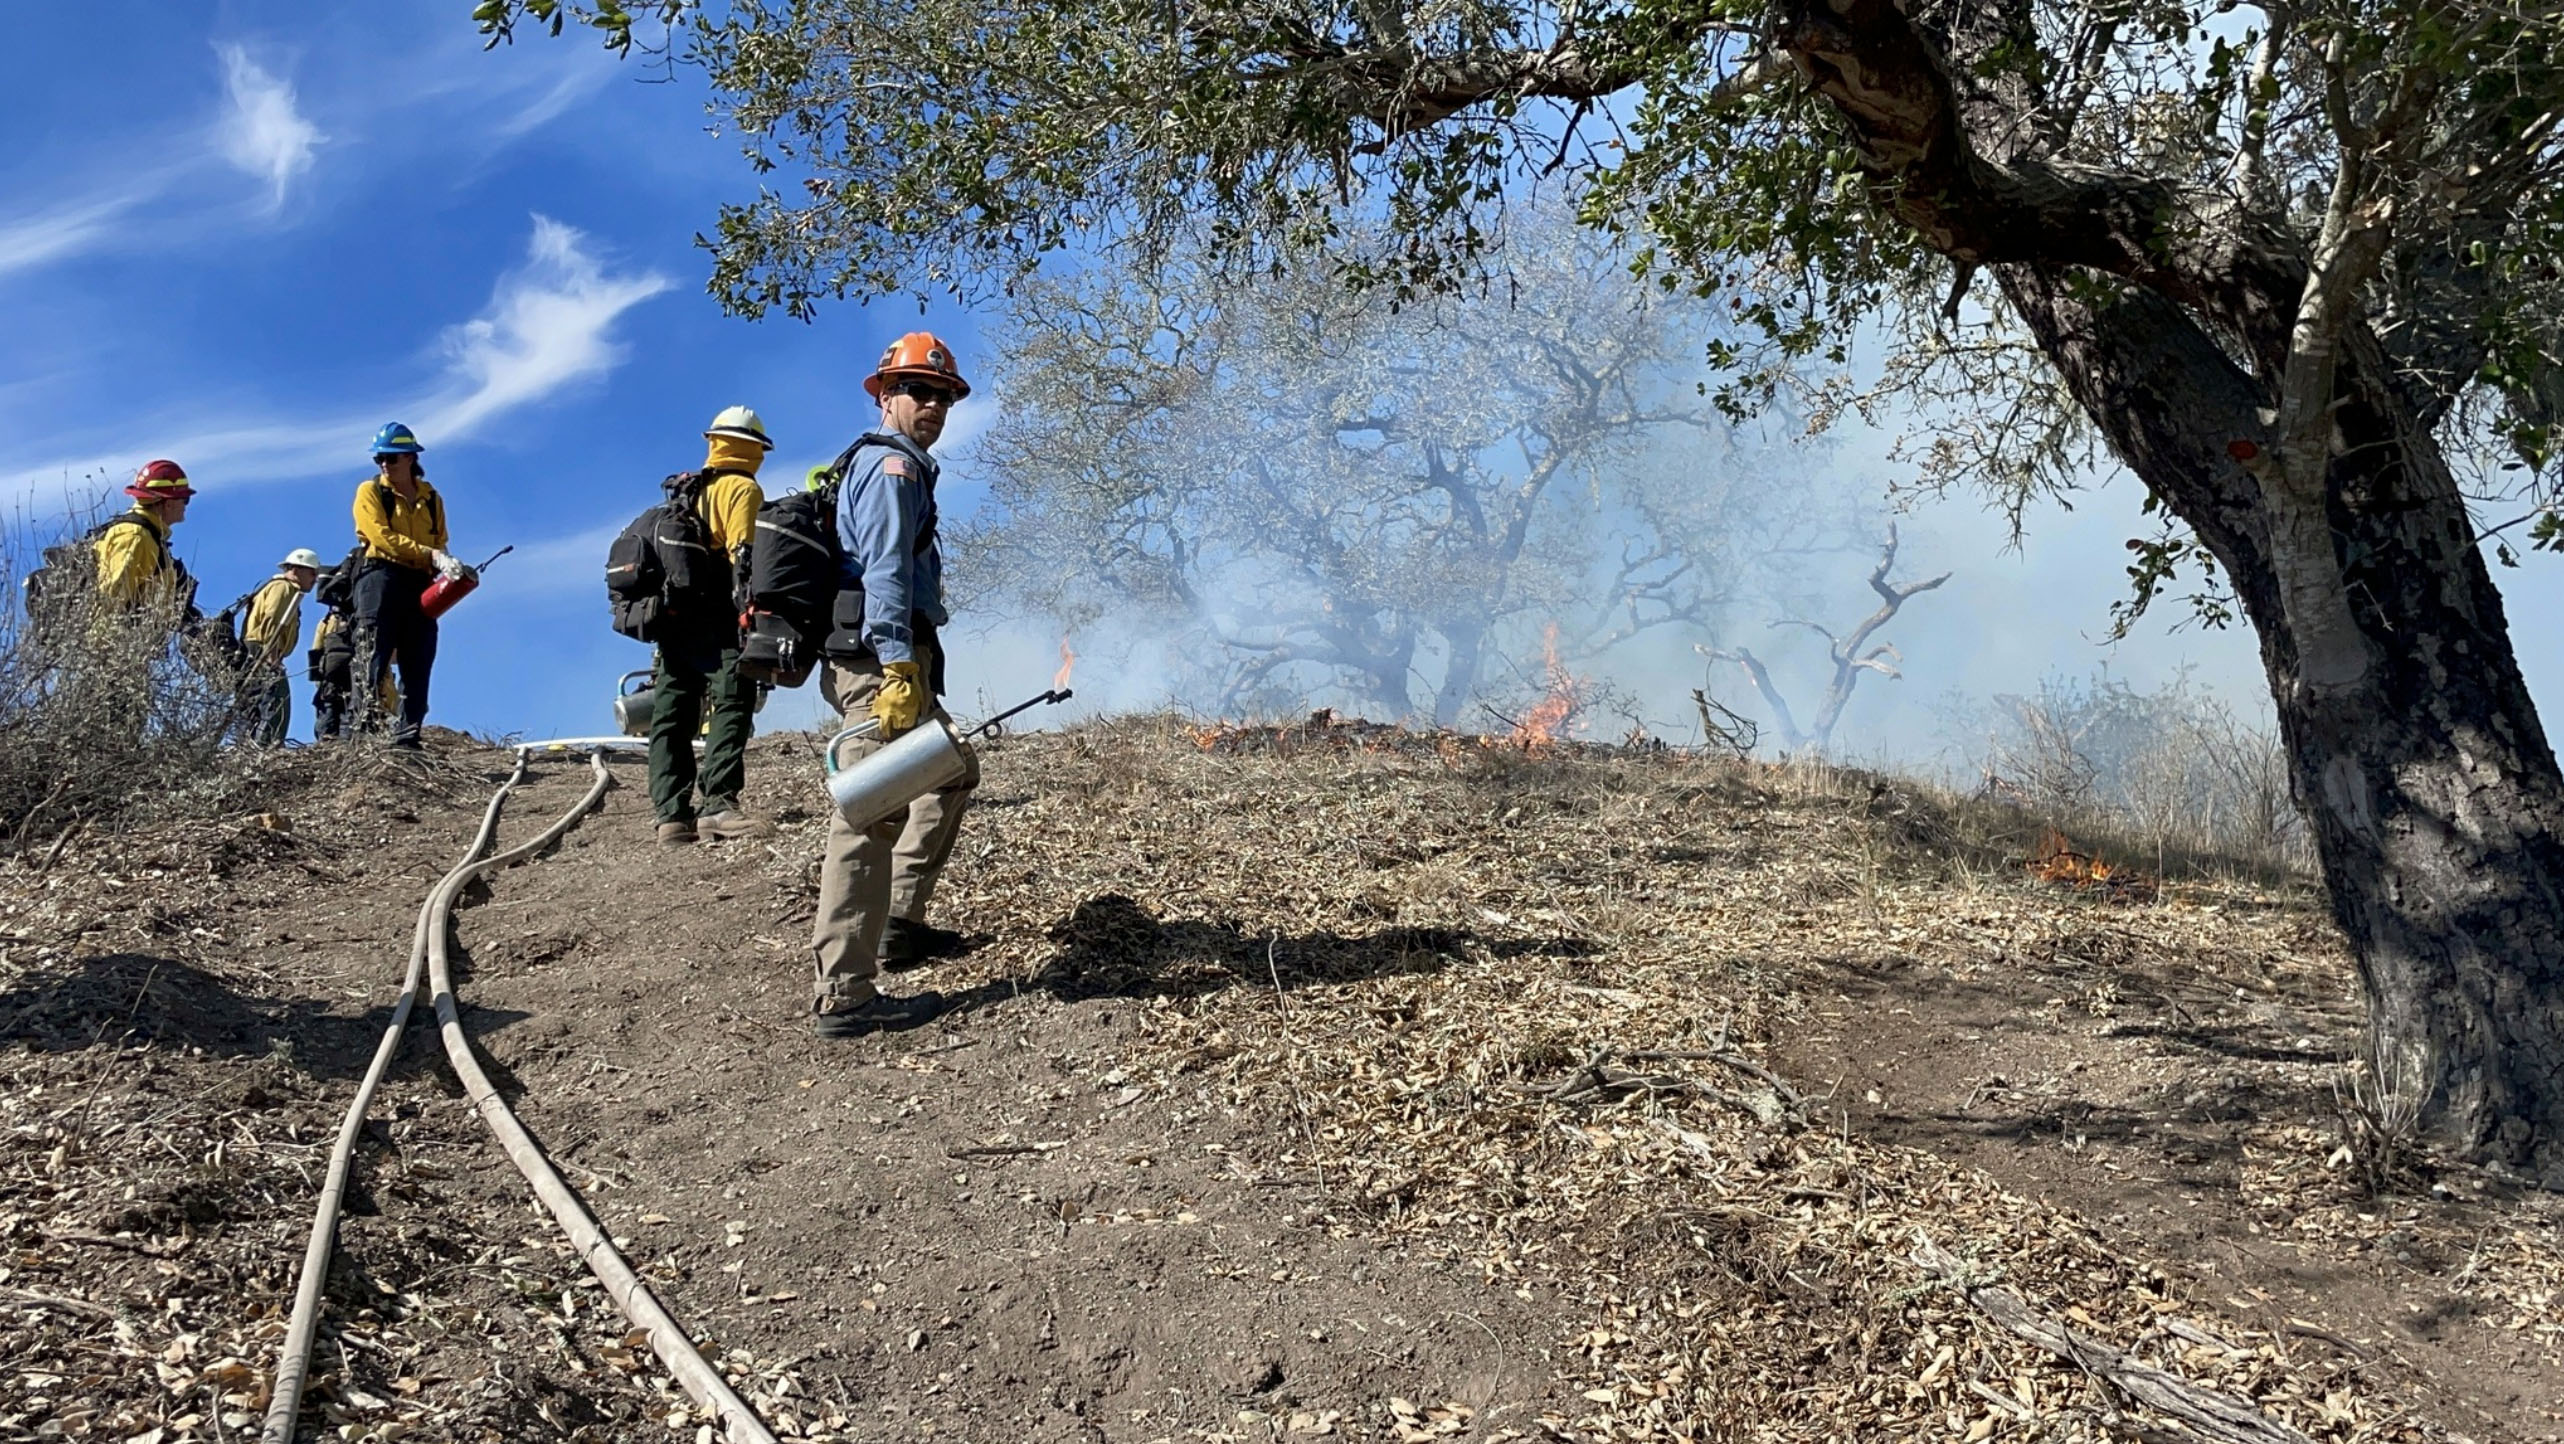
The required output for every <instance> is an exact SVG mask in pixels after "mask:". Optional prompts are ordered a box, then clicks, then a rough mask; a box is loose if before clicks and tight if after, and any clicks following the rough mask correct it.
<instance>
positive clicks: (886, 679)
mask: <svg viewBox="0 0 2564 1444" xmlns="http://www.w3.org/2000/svg"><path fill="white" fill-rule="evenodd" d="M925 715H926V689H925V688H924V687H922V686H919V685H918V682H917V664H916V663H914V662H885V663H883V664H882V668H881V690H880V691H878V692H875V693H873V694H872V717H873V720H874V721H875V722H878V723H880V724H881V731H880V733H879V734H878V735H879V736H880V737H881V740H882V741H884V742H887V741H889V740H890V739H891V738H893V737H896V736H898V735H899V734H900V733H902V732H905V731H907V730H908V729H909V728H911V727H914V726H916V725H917V719H919V718H921V717H923V716H925Z"/></svg>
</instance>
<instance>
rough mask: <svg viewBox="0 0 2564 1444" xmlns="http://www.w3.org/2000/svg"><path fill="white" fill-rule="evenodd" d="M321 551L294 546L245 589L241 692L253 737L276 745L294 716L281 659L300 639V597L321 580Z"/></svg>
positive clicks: (291, 651) (301, 616)
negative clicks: (244, 666) (252, 588)
mask: <svg viewBox="0 0 2564 1444" xmlns="http://www.w3.org/2000/svg"><path fill="white" fill-rule="evenodd" d="M320 566H321V559H320V554H319V553H317V552H315V551H313V550H312V549H311V548H310V547H296V548H294V549H293V550H292V551H290V552H287V553H285V559H284V560H283V561H281V562H278V563H277V564H276V575H274V576H272V577H269V578H268V579H267V580H266V581H264V582H261V583H259V586H258V590H256V591H254V592H251V593H250V594H249V615H248V616H247V617H245V618H243V619H242V621H241V627H240V639H241V643H242V645H243V646H244V647H245V648H246V650H247V654H248V655H247V657H246V658H245V660H246V662H247V664H248V672H247V675H246V676H244V677H243V678H242V679H241V692H242V695H243V696H244V698H246V699H247V701H248V702H249V704H250V708H249V712H250V715H251V716H253V717H254V718H256V719H257V737H258V740H259V741H261V742H263V743H265V744H267V745H268V746H270V747H281V746H283V745H284V742H285V730H286V728H287V727H289V726H291V725H292V722H293V716H294V687H293V684H292V683H291V682H290V681H288V680H287V679H286V677H285V662H286V659H287V658H289V657H291V656H293V655H294V650H295V649H296V648H297V647H300V646H301V645H302V643H303V597H304V596H305V594H307V593H309V592H310V591H311V589H312V587H313V585H314V584H315V583H317V582H318V581H319V580H320Z"/></svg>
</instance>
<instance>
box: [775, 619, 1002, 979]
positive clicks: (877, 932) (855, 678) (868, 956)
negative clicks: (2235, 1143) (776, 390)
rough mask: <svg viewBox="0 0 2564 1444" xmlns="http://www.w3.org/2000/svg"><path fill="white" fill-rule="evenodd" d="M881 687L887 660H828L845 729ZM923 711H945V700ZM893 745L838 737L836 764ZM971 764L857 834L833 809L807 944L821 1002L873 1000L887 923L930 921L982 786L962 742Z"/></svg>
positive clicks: (830, 686) (826, 684)
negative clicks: (940, 882)
mask: <svg viewBox="0 0 2564 1444" xmlns="http://www.w3.org/2000/svg"><path fill="white" fill-rule="evenodd" d="M917 660H918V663H919V667H918V670H919V672H920V673H921V674H922V675H925V676H932V675H933V673H934V667H933V663H932V659H931V658H929V657H927V656H925V655H923V652H922V649H921V654H920V655H919V657H918V659H917ZM880 690H881V664H880V663H878V662H875V661H873V660H871V659H870V658H866V659H864V660H862V661H857V662H840V661H836V660H834V659H831V660H830V661H829V663H828V672H827V675H826V676H824V677H822V678H820V681H819V693H820V695H821V696H822V697H825V698H826V699H827V701H828V705H829V706H831V707H834V708H836V709H837V711H838V713H839V715H840V716H841V717H843V719H844V722H843V725H845V726H849V727H851V726H853V725H854V724H856V723H858V722H861V721H863V720H864V719H865V718H867V717H870V716H871V715H872V699H873V694H874V693H876V692H878V691H880ZM926 716H928V717H943V716H944V709H943V705H942V704H941V703H937V704H935V705H934V706H933V707H931V708H930V709H928V711H927V713H926ZM886 745H888V744H886V743H881V742H875V741H872V740H870V739H868V738H850V739H848V740H847V741H844V742H841V743H839V744H837V765H838V766H839V767H848V766H852V765H853V764H855V763H857V762H860V761H862V760H863V759H864V758H866V757H868V756H871V755H872V754H873V753H875V752H878V751H880V750H881V749H882V748H883V747H884V746H886ZM962 755H963V756H964V757H965V758H966V759H968V761H969V763H970V770H969V771H968V772H966V773H964V774H963V775H962V779H961V780H960V781H959V782H956V783H954V784H953V785H952V786H950V787H948V788H945V789H944V790H942V791H940V792H930V793H928V794H926V795H925V796H923V797H921V798H918V799H917V800H916V801H915V802H912V803H910V804H908V811H907V812H906V813H904V814H899V815H894V816H892V817H889V818H885V819H884V820H882V821H880V822H877V823H875V824H873V825H872V826H871V827H870V828H868V829H866V830H864V831H862V832H857V831H855V830H854V829H853V828H851V827H848V826H847V825H846V819H845V818H844V817H843V816H840V815H836V814H835V813H834V811H833V809H832V811H831V815H830V817H829V819H828V845H827V849H826V851H824V852H823V853H822V854H821V855H820V862H819V915H818V917H817V918H815V919H813V920H812V922H811V926H810V949H811V953H812V955H813V956H814V957H815V959H816V960H817V963H818V974H819V975H818V979H817V986H818V994H819V1000H820V1001H821V1002H822V1003H823V1004H824V1003H829V1002H835V1003H838V1004H842V1005H847V1006H860V1005H862V1004H863V1003H866V1002H869V1001H870V1000H871V999H872V996H873V992H874V988H873V978H874V976H875V975H876V974H877V973H879V972H880V970H881V963H880V959H879V957H878V954H879V953H880V951H881V930H882V925H883V924H884V923H885V922H887V921H888V920H889V919H891V918H894V917H897V918H904V919H906V920H908V921H910V922H924V921H925V920H926V907H927V904H929V903H930V902H932V901H933V900H934V895H935V880H936V879H937V878H939V877H941V876H943V872H944V864H945V863H947V862H949V861H951V860H952V855H953V841H954V839H956V838H958V837H959V836H960V835H961V820H962V812H963V810H964V809H965V808H967V807H968V806H969V803H970V790H971V789H972V788H974V787H977V786H978V785H979V754H978V753H976V752H974V751H973V750H971V748H970V747H969V746H968V745H964V746H963V748H962Z"/></svg>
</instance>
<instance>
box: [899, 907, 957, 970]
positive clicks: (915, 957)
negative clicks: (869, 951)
mask: <svg viewBox="0 0 2564 1444" xmlns="http://www.w3.org/2000/svg"><path fill="white" fill-rule="evenodd" d="M969 941H970V940H969V939H967V938H965V937H963V936H962V935H961V934H960V933H957V932H954V931H953V930H952V929H950V928H939V927H937V926H935V925H934V924H933V923H917V922H910V921H909V920H908V919H906V918H892V919H891V920H890V921H889V922H888V923H886V924H884V925H883V926H882V930H881V952H880V954H879V956H880V958H881V965H882V967H883V968H885V969H888V970H890V971H893V972H897V971H899V970H901V969H905V968H922V967H924V966H925V965H926V964H928V963H931V962H933V961H934V960H935V959H937V958H949V957H952V956H953V955H955V954H957V953H962V952H967V951H969Z"/></svg>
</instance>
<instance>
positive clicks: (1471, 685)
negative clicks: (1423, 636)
mask: <svg viewBox="0 0 2564 1444" xmlns="http://www.w3.org/2000/svg"><path fill="white" fill-rule="evenodd" d="M1442 635H1443V640H1444V641H1446V642H1448V643H1449V644H1450V646H1449V655H1448V656H1446V657H1445V658H1444V659H1443V663H1442V685H1441V686H1439V687H1437V688H1435V689H1434V694H1433V725H1434V726H1436V727H1452V726H1456V725H1458V723H1459V721H1460V709H1461V708H1463V707H1466V706H1468V705H1469V699H1470V697H1472V696H1473V695H1475V694H1476V693H1477V690H1478V669H1479V667H1480V666H1481V665H1482V659H1483V658H1484V657H1485V655H1486V640H1487V634H1486V632H1485V631H1484V630H1482V629H1480V628H1477V627H1460V626H1453V627H1446V628H1444V629H1443V633H1442Z"/></svg>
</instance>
